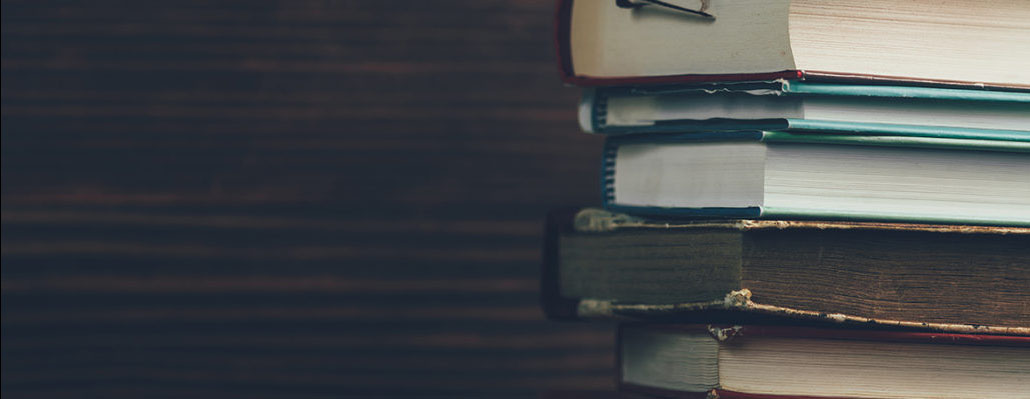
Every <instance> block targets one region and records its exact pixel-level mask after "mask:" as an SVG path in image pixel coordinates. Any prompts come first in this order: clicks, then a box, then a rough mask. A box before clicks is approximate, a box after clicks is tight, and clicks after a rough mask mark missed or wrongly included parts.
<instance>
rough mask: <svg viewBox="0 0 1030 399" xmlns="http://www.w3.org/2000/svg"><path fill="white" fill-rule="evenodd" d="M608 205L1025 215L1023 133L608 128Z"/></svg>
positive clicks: (753, 213)
mask: <svg viewBox="0 0 1030 399" xmlns="http://www.w3.org/2000/svg"><path fill="white" fill-rule="evenodd" d="M602 168H603V170H602V187H603V201H604V204H605V207H606V208H607V209H610V210H613V211H617V212H625V213H628V214H633V215H642V216H660V217H684V218H706V217H707V218H748V219H794V220H796V219H820V220H850V221H884V222H908V223H912V222H917V223H940V224H972V225H998V226H1030V142H1026V141H1014V140H995V139H973V138H964V139H961V138H939V137H921V136H913V135H905V134H902V133H898V134H895V135H854V134H844V133H842V134H825V133H823V134H813V133H797V132H782V131H758V130H756V131H730V132H691V133H680V134H638V135H625V136H613V137H609V139H608V141H607V144H606V148H605V153H604V157H603V165H602Z"/></svg>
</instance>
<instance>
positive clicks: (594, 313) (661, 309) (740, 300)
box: [576, 288, 1030, 336]
mask: <svg viewBox="0 0 1030 399" xmlns="http://www.w3.org/2000/svg"><path fill="white" fill-rule="evenodd" d="M718 310H735V311H740V312H744V313H750V314H757V315H767V316H777V317H784V318H788V319H793V320H807V321H815V322H820V323H826V324H840V325H844V326H863V327H878V328H900V329H919V330H929V331H938V332H943V333H951V334H994V335H1017V336H1030V327H1016V326H988V325H979V324H948V323H927V322H917V321H907V320H890V319H877V318H871V317H863V316H855V315H849V314H843V313H826V312H817V311H812V310H806V309H795V308H788V307H783V306H773V305H765V304H760V303H755V302H753V301H751V291H750V290H748V289H746V288H745V289H742V290H738V291H732V292H729V293H727V294H726V297H725V298H723V299H722V300H714V301H708V302H689V303H670V304H625V303H615V302H613V301H609V300H598V299H580V300H579V303H578V306H577V307H576V316H577V317H579V318H581V319H614V320H653V319H656V318H662V319H671V318H674V316H676V315H682V314H691V313H696V312H702V311H718Z"/></svg>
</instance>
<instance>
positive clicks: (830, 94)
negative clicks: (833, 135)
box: [579, 79, 1030, 141]
mask: <svg viewBox="0 0 1030 399" xmlns="http://www.w3.org/2000/svg"><path fill="white" fill-rule="evenodd" d="M579 109H580V112H579V122H580V126H581V127H582V128H583V130H584V131H586V132H592V133H608V134H623V133H658V132H685V131H704V130H742V129H761V130H789V131H819V132H834V131H835V132H879V131H888V132H889V131H895V130H905V129H920V130H922V131H925V132H927V134H932V133H935V134H937V135H938V136H946V135H955V136H959V135H962V136H970V135H980V136H982V137H998V138H1001V139H1019V140H1024V141H1030V92H1012V91H992V90H968V89H952V88H938V87H917V86H887V85H860V84H833V83H812V82H804V81H792V80H782V79H780V80H775V81H768V82H723V83H709V84H693V85H667V86H637V87H602V88H589V89H584V90H583V97H582V101H581V102H580V108H579ZM978 130H996V131H994V132H991V131H988V132H981V131H978Z"/></svg>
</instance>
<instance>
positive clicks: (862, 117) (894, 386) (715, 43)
mask: <svg viewBox="0 0 1030 399" xmlns="http://www.w3.org/2000/svg"><path fill="white" fill-rule="evenodd" d="M557 9H558V18H557V20H558V25H557V29H556V36H557V43H558V55H559V64H560V68H561V71H562V73H563V76H564V79H565V81H566V82H567V83H570V84H573V85H576V86H579V87H581V88H582V90H583V100H582V102H581V103H580V108H579V120H580V124H581V127H582V129H583V130H584V131H586V132H589V133H596V134H604V135H606V136H607V137H606V140H607V144H606V146H605V150H604V155H603V158H604V161H603V165H601V170H602V172H601V174H602V191H603V192H602V193H601V196H602V198H603V208H583V209H571V210H569V209H565V210H556V211H554V212H552V214H551V215H549V221H548V238H547V241H546V244H545V249H544V251H545V262H544V269H543V275H542V280H543V281H542V287H543V289H542V295H543V298H542V299H543V304H544V308H545V311H546V312H547V314H548V315H549V316H550V317H552V318H556V319H580V320H582V319H602V320H605V319H606V320H616V321H619V322H620V324H619V327H618V329H619V334H618V343H617V345H616V347H617V350H618V355H617V359H618V362H617V363H618V364H617V365H616V367H617V373H616V374H617V375H618V386H619V390H620V393H617V395H631V396H657V397H698V398H716V397H718V398H777V397H784V398H786V397H791V398H799V397H812V398H983V397H1011V398H1017V397H1019V398H1030V4H1028V3H1026V2H1025V1H1024V0H992V1H983V2H972V3H971V2H967V1H956V0H943V1H932V2H931V1H918V0H869V1H861V2H855V1H842V0H793V1H788V0H776V1H772V0H732V1H731V0H706V1H697V0H694V1H673V0H668V1H662V2H659V1H651V0H618V1H601V0H577V1H571V0H566V1H559V2H558V7H557Z"/></svg>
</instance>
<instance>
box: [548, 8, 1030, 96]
mask: <svg viewBox="0 0 1030 399" xmlns="http://www.w3.org/2000/svg"><path fill="white" fill-rule="evenodd" d="M645 3H651V2H645V1H640V0H619V1H615V0H608V1H602V0H588V1H572V0H562V1H559V2H558V4H557V17H556V20H557V23H556V29H555V33H556V36H555V38H556V42H557V51H558V59H559V67H560V70H561V72H562V76H563V78H564V80H565V81H566V82H568V83H571V84H575V85H581V86H590V85H631V84H655V83H677V82H679V83H681V82H697V81H725V80H772V79H778V78H780V79H819V80H823V79H826V80H865V81H877V80H886V81H906V82H909V83H917V84H957V85H965V86H970V87H984V86H998V87H1011V88H1022V89H1025V88H1030V64H1028V60H1030V46H1027V45H1026V43H1027V42H1030V7H1027V6H1026V3H1025V1H1024V0H991V1H980V2H968V1H961V0H945V1H934V2H927V1H917V0H869V1H861V2H855V1H845V0H732V1H729V0H711V1H696V0H692V1H672V2H667V3H673V4H675V5H679V6H682V7H684V8H688V9H695V10H700V9H702V8H704V12H705V13H706V14H707V15H709V16H710V17H704V16H699V15H697V14H691V13H686V12H682V11H678V10H674V9H672V8H670V7H665V6H661V5H656V4H645Z"/></svg>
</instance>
